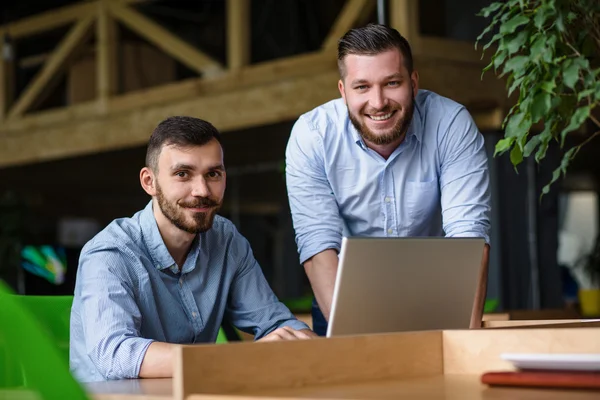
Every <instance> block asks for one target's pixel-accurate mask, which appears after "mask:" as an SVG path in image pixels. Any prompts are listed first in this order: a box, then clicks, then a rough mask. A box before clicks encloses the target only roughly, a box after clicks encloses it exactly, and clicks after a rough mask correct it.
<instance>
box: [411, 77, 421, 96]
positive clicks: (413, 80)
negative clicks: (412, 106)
mask: <svg viewBox="0 0 600 400" xmlns="http://www.w3.org/2000/svg"><path fill="white" fill-rule="evenodd" d="M410 83H411V84H412V88H413V96H414V97H417V93H418V92H419V73H418V72H417V70H413V72H412V74H410Z"/></svg>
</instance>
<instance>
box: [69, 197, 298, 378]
mask: <svg viewBox="0 0 600 400" xmlns="http://www.w3.org/2000/svg"><path fill="white" fill-rule="evenodd" d="M224 316H225V317H226V318H227V319H228V320H230V321H231V322H232V323H233V324H234V325H235V326H237V327H238V328H240V329H241V330H243V331H246V332H249V333H253V334H254V335H255V338H256V339H258V338H261V337H263V336H264V335H266V334H267V333H269V332H271V331H272V330H274V329H276V328H278V327H281V326H290V327H292V328H294V329H308V326H306V325H305V324H304V323H302V322H300V321H298V320H296V319H295V318H294V316H293V315H292V314H291V313H290V311H289V310H288V309H287V308H286V307H285V306H284V305H283V304H282V303H281V302H279V301H278V300H277V298H276V296H275V294H274V293H273V292H272V290H271V288H270V287H269V285H268V283H267V281H266V280H265V278H264V275H263V273H262V271H261V269H260V266H259V265H258V263H257V262H256V260H255V259H254V256H253V255H252V251H251V249H250V245H249V244H248V242H247V241H246V239H245V238H244V237H242V235H240V233H239V232H238V231H237V230H236V228H235V226H234V225H233V224H232V223H231V222H230V221H229V220H227V219H225V218H222V217H220V216H216V217H215V220H214V224H213V227H212V228H211V229H210V230H209V231H207V232H205V233H201V234H199V235H197V236H196V239H194V241H193V243H192V246H191V249H190V252H189V254H188V256H187V259H186V261H185V263H184V265H183V267H182V270H181V273H179V271H178V268H177V266H176V264H175V261H174V260H173V258H172V257H171V255H170V254H169V252H168V250H167V248H166V246H165V244H164V242H163V240H162V237H161V235H160V232H159V230H158V226H157V224H156V220H155V218H154V215H153V213H152V202H150V203H149V204H148V205H147V206H146V208H145V209H144V210H142V211H140V212H138V213H136V214H135V215H134V216H133V217H132V218H122V219H117V220H115V221H113V222H112V223H111V224H109V225H108V226H107V227H106V228H105V229H104V230H103V231H102V232H100V233H99V234H98V235H96V236H95V237H94V238H93V239H92V240H91V241H90V242H88V243H87V244H86V245H85V246H84V248H83V250H82V251H81V256H80V260H79V267H78V270H77V280H76V284H75V297H74V300H73V308H72V310H71V344H70V366H71V372H72V373H73V374H74V375H75V377H76V378H77V379H78V380H79V381H81V382H91V381H101V380H108V379H124V378H137V377H138V375H139V371H140V366H141V364H142V360H143V358H144V355H145V352H146V349H147V348H148V346H149V345H150V343H152V342H153V341H161V342H168V343H180V344H190V343H203V342H214V341H215V340H216V337H217V334H218V331H219V328H220V326H221V322H222V320H223V317H224Z"/></svg>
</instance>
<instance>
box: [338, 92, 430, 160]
mask: <svg viewBox="0 0 600 400" xmlns="http://www.w3.org/2000/svg"><path fill="white" fill-rule="evenodd" d="M414 105H415V109H414V111H413V116H412V120H411V122H410V125H409V126H408V131H407V132H406V138H405V139H404V140H405V141H406V142H408V141H409V140H410V137H411V136H414V137H415V138H417V140H418V141H419V142H421V141H422V139H423V125H422V123H423V120H422V116H421V110H420V108H419V105H418V104H417V102H416V101H415V102H414ZM347 112H349V111H347ZM347 120H348V122H347V123H348V126H349V129H350V133H351V135H352V138H353V139H354V142H355V143H356V144H357V145H359V146H360V147H362V148H363V149H366V148H367V145H366V144H365V142H364V140H363V138H362V136H360V133H359V132H358V130H357V129H356V127H355V126H354V124H353V123H352V121H350V117H349V116H348V118H347Z"/></svg>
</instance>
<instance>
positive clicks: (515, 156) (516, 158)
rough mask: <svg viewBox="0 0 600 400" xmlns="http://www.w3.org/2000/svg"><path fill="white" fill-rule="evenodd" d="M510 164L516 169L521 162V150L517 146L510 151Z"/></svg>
mask: <svg viewBox="0 0 600 400" xmlns="http://www.w3.org/2000/svg"><path fill="white" fill-rule="evenodd" d="M510 162H511V163H512V165H513V166H514V167H517V165H519V164H521V163H522V162H523V152H521V148H520V147H519V146H514V147H513V148H512V150H511V151H510ZM515 171H516V168H515Z"/></svg>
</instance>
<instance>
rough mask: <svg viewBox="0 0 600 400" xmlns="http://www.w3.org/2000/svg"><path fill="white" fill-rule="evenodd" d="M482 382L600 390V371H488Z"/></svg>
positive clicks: (498, 384) (493, 384) (492, 384)
mask: <svg viewBox="0 0 600 400" xmlns="http://www.w3.org/2000/svg"><path fill="white" fill-rule="evenodd" d="M481 382H482V383H484V384H487V385H490V386H519V387H538V388H561V389H596V390H600V372H574V371H536V370H527V371H505V372H487V373H485V374H483V375H482V376H481Z"/></svg>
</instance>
